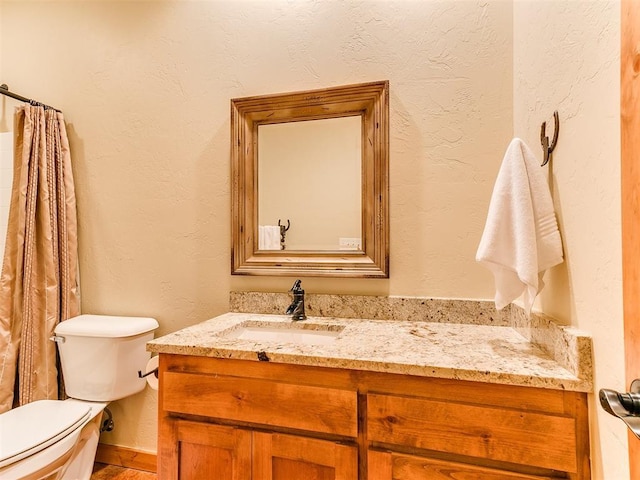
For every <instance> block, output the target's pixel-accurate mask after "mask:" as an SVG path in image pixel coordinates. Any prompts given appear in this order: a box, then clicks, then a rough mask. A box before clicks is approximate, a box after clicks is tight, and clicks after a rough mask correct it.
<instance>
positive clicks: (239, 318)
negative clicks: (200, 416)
mask: <svg viewBox="0 0 640 480" xmlns="http://www.w3.org/2000/svg"><path fill="white" fill-rule="evenodd" d="M542 320H544V319H542ZM499 323H500V324H498V325H495V324H482V323H480V324H478V323H459V322H458V323H451V322H433V321H424V320H416V321H404V320H368V319H353V318H352V319H346V318H336V317H325V316H323V317H309V318H308V319H307V320H305V321H302V322H292V321H291V318H290V317H288V316H284V315H272V314H265V313H242V312H232V313H227V314H224V315H221V316H219V317H216V318H213V319H211V320H207V321H205V322H202V323H199V324H197V325H193V326H191V327H188V328H185V329H183V330H179V331H177V332H174V333H171V334H168V335H165V336H163V337H160V338H158V339H155V340H153V341H151V342H149V343H148V344H147V349H148V350H149V351H151V352H156V353H168V354H179V355H196V356H204V357H217V358H233V359H245V360H251V361H259V360H262V361H267V360H268V361H271V362H277V363H287V364H294V365H307V366H320V367H329V368H345V369H355V370H368V371H376V372H387V373H397V374H408V375H416V376H425V377H438V378H450V379H459V380H468V381H480V382H488V383H501V384H509V385H520V386H533V387H542V388H552V389H564V390H570V391H579V392H589V391H591V390H592V388H593V386H592V377H591V350H590V342H589V341H587V340H588V337H584V336H582V335H579V334H578V335H577V336H576V337H575V338H574V337H573V336H572V332H571V331H570V330H567V329H564V330H563V329H561V330H560V331H561V335H560V336H559V338H560V339H561V343H562V344H563V345H564V346H565V347H566V349H567V350H571V351H569V352H565V353H564V354H563V355H561V357H562V358H564V359H566V360H567V361H568V362H570V364H569V365H566V364H564V363H565V362H563V361H559V360H558V359H557V358H555V356H554V355H552V354H550V353H549V350H548V349H545V348H543V347H541V346H538V345H537V344H536V343H533V342H532V341H531V335H532V331H535V330H536V329H535V328H529V327H530V326H527V327H528V328H529V331H528V332H523V328H524V327H523V325H515V326H511V325H507V324H505V323H508V322H499ZM538 323H540V319H538ZM542 323H544V321H542ZM256 325H261V326H265V325H268V326H270V327H273V328H295V329H303V330H321V331H324V330H333V331H336V332H339V333H338V335H337V337H336V339H335V341H333V342H331V343H329V344H326V345H304V344H296V343H287V342H274V341H255V340H243V339H237V338H233V335H234V333H237V331H238V329H241V328H243V327H246V326H256ZM525 335H526V336H525Z"/></svg>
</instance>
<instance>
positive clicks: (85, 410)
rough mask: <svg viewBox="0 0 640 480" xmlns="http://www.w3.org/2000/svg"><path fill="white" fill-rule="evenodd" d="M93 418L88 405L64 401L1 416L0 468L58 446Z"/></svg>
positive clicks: (30, 405)
mask: <svg viewBox="0 0 640 480" xmlns="http://www.w3.org/2000/svg"><path fill="white" fill-rule="evenodd" d="M90 417H91V407H90V406H89V405H87V404H83V403H79V402H65V401H61V400H38V401H35V402H32V403H28V404H26V405H23V406H21V407H18V408H14V409H13V410H9V411H8V412H6V413H4V414H2V415H0V432H3V435H0V468H2V467H5V466H7V465H10V464H12V463H15V462H17V461H18V460H21V459H23V458H26V457H29V456H31V455H34V454H36V453H37V452H39V451H41V450H43V449H45V448H47V447H48V446H50V445H52V444H54V443H56V442H58V441H59V440H60V439H62V438H64V437H66V436H68V435H69V434H70V433H71V432H73V431H74V430H79V429H80V428H81V427H82V426H83V425H84V424H85V423H86V422H87V421H88V420H89V419H90ZM5 432H6V433H7V434H4V433H5Z"/></svg>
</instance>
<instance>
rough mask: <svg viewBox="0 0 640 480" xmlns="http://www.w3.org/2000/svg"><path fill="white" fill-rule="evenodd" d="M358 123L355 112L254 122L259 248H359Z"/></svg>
mask: <svg viewBox="0 0 640 480" xmlns="http://www.w3.org/2000/svg"><path fill="white" fill-rule="evenodd" d="M361 124H362V120H361V118H360V116H359V115H358V116H350V117H342V118H328V119H322V120H306V121H302V122H288V123H272V124H267V125H260V126H259V127H258V225H259V226H258V228H259V229H262V230H259V231H258V250H360V249H361V243H362V242H361V238H362V193H361V192H362V188H361V182H362V179H361V175H362V173H361V172H362V145H361V140H362V125H361ZM285 218H286V221H285V220H284V219H285ZM281 219H282V220H281ZM279 222H280V225H282V224H283V223H284V224H285V225H284V226H285V229H284V236H283V235H281V232H280V228H279V225H278V223H279ZM265 226H266V227H267V228H271V231H272V232H275V233H277V235H275V234H274V235H272V237H269V235H268V234H267V233H268V232H266V231H265V229H264V227H265ZM275 237H277V238H276V241H275V242H273V240H271V238H275ZM270 240H271V244H269V243H270V242H269V241H270Z"/></svg>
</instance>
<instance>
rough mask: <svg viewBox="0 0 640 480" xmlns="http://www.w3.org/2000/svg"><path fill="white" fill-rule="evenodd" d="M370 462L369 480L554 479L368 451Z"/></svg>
mask: <svg viewBox="0 0 640 480" xmlns="http://www.w3.org/2000/svg"><path fill="white" fill-rule="evenodd" d="M367 463H368V471H369V474H368V479H367V480H451V479H452V478H461V479H462V478H464V480H552V478H551V477H540V476H535V475H533V476H532V475H526V474H521V473H515V472H507V471H502V470H496V469H493V468H486V467H480V466H474V465H466V464H461V463H454V462H446V461H442V460H434V459H430V458H422V457H416V456H412V455H403V454H399V453H392V452H379V451H373V450H369V452H368V462H367Z"/></svg>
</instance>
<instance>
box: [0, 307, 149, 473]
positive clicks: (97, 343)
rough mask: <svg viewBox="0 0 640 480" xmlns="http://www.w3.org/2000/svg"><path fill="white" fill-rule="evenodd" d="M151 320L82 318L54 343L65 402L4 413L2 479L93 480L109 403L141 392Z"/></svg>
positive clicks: (63, 328)
mask: <svg viewBox="0 0 640 480" xmlns="http://www.w3.org/2000/svg"><path fill="white" fill-rule="evenodd" d="M156 328H158V322H157V321H156V320H155V319H152V318H141V317H113V316H105V315H81V316H79V317H75V318H72V319H69V320H66V321H65V322H62V323H60V324H59V325H58V326H57V327H56V330H55V336H54V337H52V340H54V341H56V343H57V345H58V350H59V353H60V363H61V365H62V372H63V376H64V380H65V388H66V391H67V394H68V395H69V396H70V397H72V398H69V399H67V400H39V401H36V402H32V403H29V404H26V405H23V406H21V407H18V408H14V409H13V410H10V411H8V412H6V413H3V414H0V479H2V480H89V478H90V477H91V472H92V469H93V463H94V460H95V454H96V449H97V446H98V439H99V436H100V426H101V420H102V412H103V411H104V409H105V407H106V406H107V404H108V402H110V401H112V400H118V399H121V398H124V397H127V396H130V395H133V394H135V393H137V392H139V391H141V390H143V389H144V387H145V385H146V381H145V380H144V379H143V378H140V377H139V375H138V372H139V371H144V369H145V367H146V363H147V361H148V360H149V357H150V354H149V353H148V352H146V349H145V344H146V342H148V341H149V340H151V339H152V338H153V331H154V330H155V329H156Z"/></svg>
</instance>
